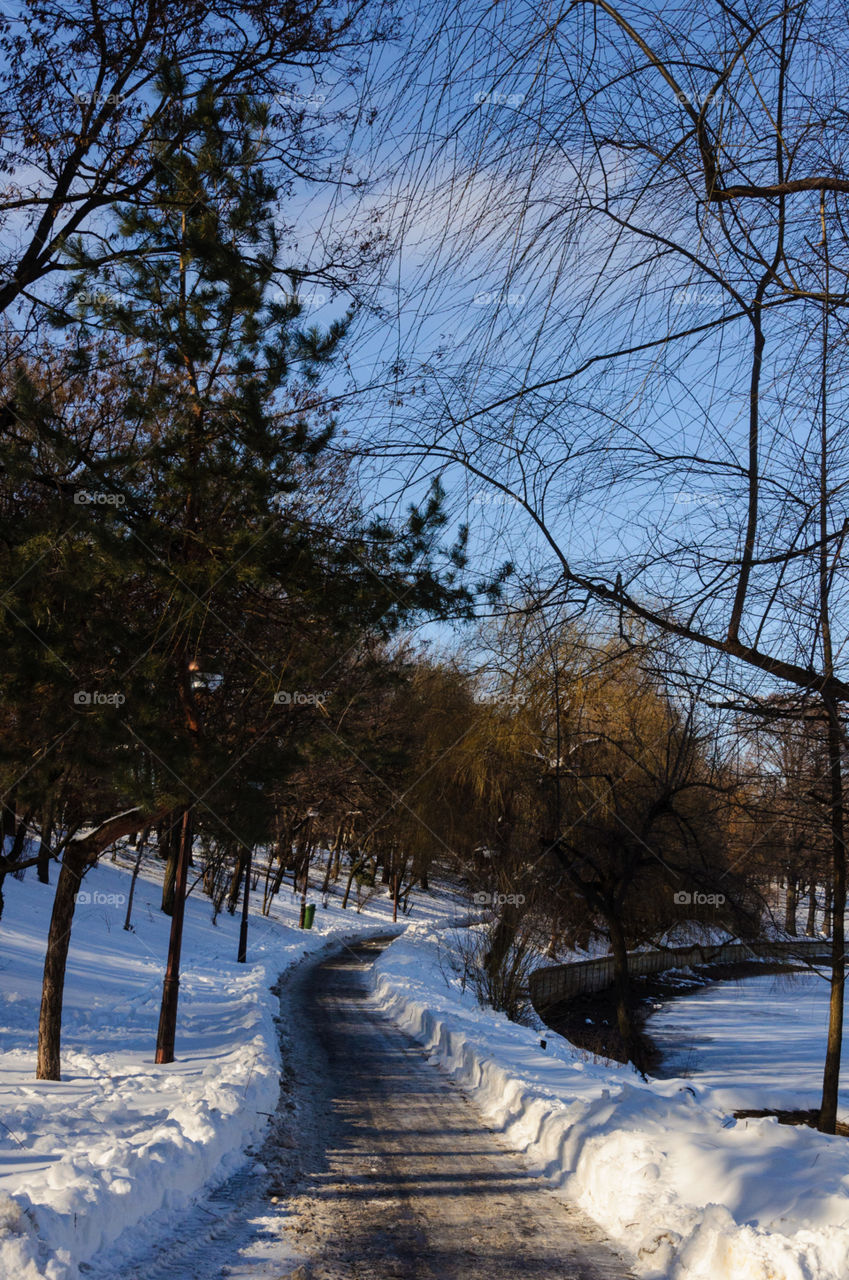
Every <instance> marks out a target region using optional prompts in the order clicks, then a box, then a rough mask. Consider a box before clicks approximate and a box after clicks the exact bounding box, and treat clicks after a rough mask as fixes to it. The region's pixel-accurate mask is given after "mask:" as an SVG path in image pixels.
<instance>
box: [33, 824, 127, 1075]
mask: <svg viewBox="0 0 849 1280" xmlns="http://www.w3.org/2000/svg"><path fill="white" fill-rule="evenodd" d="M136 815H137V811H136V810H133V811H131V812H129V813H123V814H119V815H118V816H117V817H115V818H110V819H108V821H106V822H103V823H101V825H100V826H99V827H97V828H96V829H95V830H94V831H91V832H89V834H88V835H87V836H85V837H84V838H83V839H82V840H71V841H69V842H68V844H67V845H66V846H65V853H64V855H63V857H62V868H61V870H60V872H59V879H58V880H57V882H56V894H55V896H54V898H53V913H52V915H51V917H50V930H49V932H48V935H47V951H46V953H45V956H44V981H43V983H42V988H41V1012H40V1014H39V1019H38V1061H37V1064H36V1078H37V1079H38V1080H59V1079H61V1076H60V1059H59V1050H60V1043H61V1034H62V1002H63V999H64V993H65V966H66V964H67V960H68V948H69V947H70V945H71V926H72V924H73V920H74V907H75V906H76V895H77V893H78V892H79V887H80V881H81V880H82V877H83V875H84V874H85V871H86V868H87V867H89V866H91V865H92V864H93V863H95V862H96V861H97V859H98V856H99V855H100V853H102V851H103V850H104V849H105V848H107V847H108V846H109V845H110V844H111V843H112V842H113V840H118V839H120V837H121V836H125V835H127V834H128V833H129V832H130V831H135V830H136V828H137V827H138V825H139V819H138V817H137V816H136Z"/></svg>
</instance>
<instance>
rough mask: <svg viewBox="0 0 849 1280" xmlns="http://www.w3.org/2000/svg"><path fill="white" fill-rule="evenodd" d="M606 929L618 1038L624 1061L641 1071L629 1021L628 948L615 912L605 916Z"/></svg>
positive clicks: (634, 1037) (631, 1025)
mask: <svg viewBox="0 0 849 1280" xmlns="http://www.w3.org/2000/svg"><path fill="white" fill-rule="evenodd" d="M607 928H608V933H609V936H610V947H611V950H612V952H613V985H614V988H615V991H616V1024H617V1027H618V1029H619V1038H620V1040H621V1041H622V1050H623V1052H624V1054H625V1056H626V1060H627V1061H628V1062H633V1063H634V1065H635V1066H636V1067H637V1068H638V1069H640V1070H641V1069H642V1065H641V1063H640V1062H639V1060H638V1059H639V1054H638V1051H637V1042H636V1036H635V1035H634V1026H633V1023H632V1021H631V1009H630V994H631V981H630V974H629V971H628V947H627V945H626V942H625V933H624V931H623V929H622V925H621V924H620V922H619V918H618V916H617V915H616V913H615V911H610V912H609V913H608V915H607Z"/></svg>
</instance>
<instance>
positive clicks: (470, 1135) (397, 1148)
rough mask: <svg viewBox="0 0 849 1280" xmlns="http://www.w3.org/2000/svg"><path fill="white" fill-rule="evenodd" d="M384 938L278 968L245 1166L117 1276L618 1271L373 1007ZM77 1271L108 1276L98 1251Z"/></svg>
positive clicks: (620, 1279)
mask: <svg viewBox="0 0 849 1280" xmlns="http://www.w3.org/2000/svg"><path fill="white" fill-rule="evenodd" d="M383 945H385V942H365V943H358V944H353V945H351V946H349V947H347V948H345V949H344V950H342V951H340V952H338V953H336V954H335V955H334V957H333V958H332V959H330V960H325V961H324V962H322V963H318V964H316V963H312V964H309V963H308V964H307V965H304V966H302V967H301V968H300V969H298V970H297V971H295V972H293V973H292V975H291V976H290V977H289V978H288V980H287V986H286V988H285V989H284V1008H285V1009H286V1011H287V1012H286V1019H285V1022H286V1024H287V1025H286V1026H284V1027H283V1028H282V1035H283V1051H284V1061H285V1063H286V1075H285V1076H284V1089H283V1093H282V1095H281V1104H280V1109H279V1111H278V1114H277V1115H276V1116H275V1118H274V1120H273V1121H272V1124H271V1128H270V1133H269V1138H268V1141H267V1142H266V1145H265V1147H264V1149H263V1151H262V1152H261V1153H260V1161H259V1162H258V1167H257V1166H255V1167H254V1168H253V1169H250V1168H249V1169H248V1170H246V1171H245V1172H244V1173H243V1174H242V1175H238V1176H236V1177H234V1178H233V1179H231V1180H230V1182H228V1183H225V1184H224V1185H223V1186H222V1187H221V1188H220V1189H219V1190H218V1192H217V1193H215V1194H214V1195H212V1196H210V1197H209V1198H208V1199H207V1200H206V1201H204V1202H203V1204H201V1205H199V1206H198V1207H197V1208H196V1209H195V1210H193V1211H192V1212H191V1213H189V1214H188V1215H187V1218H186V1221H185V1223H184V1230H182V1231H181V1232H180V1236H179V1238H164V1239H162V1240H161V1241H160V1242H159V1244H158V1246H157V1247H156V1248H155V1249H152V1250H151V1252H150V1253H148V1254H147V1256H145V1257H137V1258H135V1259H133V1260H132V1262H131V1261H130V1260H129V1259H127V1260H126V1261H125V1260H123V1259H122V1266H121V1273H122V1276H123V1277H126V1278H127V1280H130V1278H132V1280H142V1277H144V1280H172V1278H176V1277H179V1280H192V1278H194V1277H197V1278H198V1280H223V1278H224V1277H228V1278H229V1280H260V1278H262V1280H283V1277H287V1276H290V1275H291V1276H293V1277H296V1280H373V1278H374V1277H375V1276H380V1277H381V1280H507V1278H508V1277H509V1280H519V1278H521V1280H537V1278H539V1280H543V1278H545V1280H628V1276H629V1272H628V1269H627V1267H626V1265H625V1263H624V1262H623V1261H622V1259H621V1258H620V1257H619V1256H618V1255H616V1254H615V1253H614V1252H613V1251H612V1250H611V1249H610V1248H609V1247H608V1246H607V1245H606V1244H605V1242H604V1240H603V1238H602V1236H601V1233H600V1231H599V1229H598V1228H597V1227H596V1226H595V1224H594V1223H592V1222H591V1221H590V1219H588V1218H587V1217H586V1216H585V1215H583V1214H582V1213H581V1212H580V1211H579V1210H577V1209H574V1208H572V1207H570V1206H568V1205H566V1204H564V1203H563V1202H562V1201H560V1200H558V1199H557V1198H556V1197H555V1196H554V1194H553V1193H552V1192H551V1191H549V1190H548V1189H547V1188H546V1187H545V1186H544V1184H542V1183H541V1182H540V1181H539V1179H537V1178H535V1177H533V1176H532V1175H531V1174H530V1173H529V1172H528V1171H527V1170H526V1169H525V1168H524V1166H523V1165H522V1163H521V1160H520V1159H519V1157H517V1156H515V1155H513V1154H512V1153H511V1152H509V1151H508V1150H507V1149H506V1148H505V1147H504V1146H503V1145H502V1144H501V1143H500V1142H499V1140H498V1138H497V1136H496V1135H495V1134H494V1133H493V1132H492V1131H491V1130H489V1129H486V1128H485V1127H483V1125H482V1121H481V1119H480V1116H479V1114H478V1113H477V1112H476V1111H475V1109H474V1108H473V1107H472V1105H471V1104H470V1103H469V1102H468V1101H467V1100H466V1098H465V1097H464V1095H463V1093H462V1092H461V1090H460V1089H459V1088H458V1087H457V1086H456V1085H454V1084H453V1083H452V1082H451V1081H450V1080H448V1079H447V1077H446V1076H444V1075H443V1074H441V1073H440V1071H439V1070H438V1069H437V1068H436V1067H434V1066H432V1065H431V1064H430V1063H429V1062H428V1061H427V1058H426V1056H425V1054H424V1053H423V1051H422V1050H421V1049H420V1048H419V1047H418V1046H417V1045H416V1044H415V1042H414V1041H413V1040H411V1039H410V1038H409V1037H408V1036H407V1035H406V1034H405V1033H404V1032H402V1031H400V1030H398V1029H397V1028H396V1027H394V1025H393V1024H392V1023H390V1022H389V1021H388V1020H386V1019H384V1018H383V1017H381V1015H379V1014H378V1013H376V1011H375V1010H374V1009H373V1007H372V1005H371V1000H370V993H369V989H368V983H367V973H368V969H369V968H370V966H371V964H372V963H373V961H374V959H375V958H376V956H377V955H378V954H379V952H380V950H381V949H382V947H383ZM113 1263H114V1260H113ZM128 1264H129V1265H128ZM85 1273H86V1274H88V1275H90V1276H97V1277H98V1278H99V1277H100V1276H103V1277H106V1276H108V1275H110V1270H109V1260H108V1259H107V1258H105V1257H101V1256H99V1257H98V1258H97V1259H96V1260H95V1265H93V1266H91V1267H90V1268H85ZM112 1274H114V1272H113V1273H112Z"/></svg>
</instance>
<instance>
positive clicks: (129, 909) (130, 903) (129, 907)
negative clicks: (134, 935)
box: [124, 840, 144, 933]
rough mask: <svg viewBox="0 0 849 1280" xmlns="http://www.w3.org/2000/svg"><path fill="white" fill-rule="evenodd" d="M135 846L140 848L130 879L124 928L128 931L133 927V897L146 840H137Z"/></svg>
mask: <svg viewBox="0 0 849 1280" xmlns="http://www.w3.org/2000/svg"><path fill="white" fill-rule="evenodd" d="M135 847H136V849H138V853H137V854H136V865H135V866H134V867H133V878H132V880H131V881H130V894H129V897H128V898H127V914H126V916H125V917H124V929H125V930H126V931H127V933H129V932H130V930H131V929H132V927H133V926H132V923H131V921H132V917H133V898H134V897H135V894H136V881H137V880H138V878H139V868H140V867H141V860H142V855H143V854H144V840H141V841H139V840H137V841H136V845H135Z"/></svg>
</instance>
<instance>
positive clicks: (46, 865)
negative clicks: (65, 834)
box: [37, 800, 54, 884]
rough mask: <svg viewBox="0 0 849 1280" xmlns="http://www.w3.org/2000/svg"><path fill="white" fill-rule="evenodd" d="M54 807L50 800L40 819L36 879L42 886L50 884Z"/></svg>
mask: <svg viewBox="0 0 849 1280" xmlns="http://www.w3.org/2000/svg"><path fill="white" fill-rule="evenodd" d="M53 821H54V807H53V801H52V800H50V801H48V803H47V804H46V806H45V809H44V814H43V815H42V819H41V839H40V840H39V843H38V855H37V856H38V878H39V880H40V881H41V883H42V884H50V842H51V840H52V839H53Z"/></svg>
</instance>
